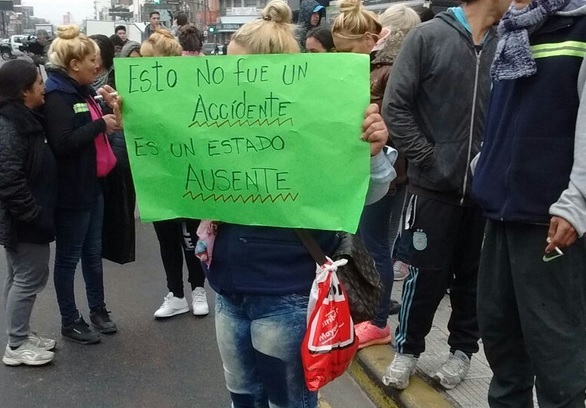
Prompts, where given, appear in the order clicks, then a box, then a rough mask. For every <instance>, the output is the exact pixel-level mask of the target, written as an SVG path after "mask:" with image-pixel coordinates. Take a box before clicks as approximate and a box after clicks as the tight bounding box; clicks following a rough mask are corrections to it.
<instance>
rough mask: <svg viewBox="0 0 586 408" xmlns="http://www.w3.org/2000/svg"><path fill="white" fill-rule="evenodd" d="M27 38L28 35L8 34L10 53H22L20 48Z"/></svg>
mask: <svg viewBox="0 0 586 408" xmlns="http://www.w3.org/2000/svg"><path fill="white" fill-rule="evenodd" d="M27 39H28V35H11V36H10V47H11V48H12V54H13V55H16V56H20V55H24V53H23V52H22V51H21V50H20V47H22V46H23V45H24V44H25V43H26V41H27Z"/></svg>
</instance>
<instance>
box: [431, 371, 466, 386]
mask: <svg viewBox="0 0 586 408" xmlns="http://www.w3.org/2000/svg"><path fill="white" fill-rule="evenodd" d="M432 378H433V379H434V380H436V381H437V382H439V384H440V385H441V386H442V387H443V388H444V389H446V390H453V389H454V388H456V387H457V386H458V385H460V383H461V382H462V381H464V379H462V381H460V382H459V383H458V384H453V385H452V384H444V383H443V381H444V379H445V378H444V376H443V375H441V374H440V373H436V374H435V375H434V376H433V377H432Z"/></svg>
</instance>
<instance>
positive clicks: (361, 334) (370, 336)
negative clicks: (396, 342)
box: [354, 322, 391, 350]
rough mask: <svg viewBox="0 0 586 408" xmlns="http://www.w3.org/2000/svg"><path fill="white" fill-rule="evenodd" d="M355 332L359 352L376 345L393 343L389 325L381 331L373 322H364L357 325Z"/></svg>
mask: <svg viewBox="0 0 586 408" xmlns="http://www.w3.org/2000/svg"><path fill="white" fill-rule="evenodd" d="M354 330H355V332H356V336H357V337H358V350H360V349H362V348H364V347H368V346H373V345H375V344H388V343H390V342H391V328H390V327H389V325H388V324H387V326H386V327H385V328H384V329H380V328H378V327H376V326H375V325H374V324H372V323H371V322H362V323H358V324H357V325H355V326H354Z"/></svg>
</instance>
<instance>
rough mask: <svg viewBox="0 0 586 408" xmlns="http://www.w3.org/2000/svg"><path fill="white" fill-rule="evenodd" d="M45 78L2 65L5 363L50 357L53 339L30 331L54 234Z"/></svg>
mask: <svg viewBox="0 0 586 408" xmlns="http://www.w3.org/2000/svg"><path fill="white" fill-rule="evenodd" d="M44 94H45V87H44V84H43V79H42V78H41V75H40V74H39V73H38V71H37V69H36V67H35V66H34V64H32V63H30V62H27V61H23V60H13V61H9V62H7V63H6V64H5V65H4V66H2V68H0V244H2V245H4V246H5V247H6V260H7V264H8V271H7V275H6V284H5V288H4V297H5V302H6V303H5V305H6V323H7V328H8V344H7V346H6V351H5V352H4V356H3V358H2V361H3V362H4V364H6V365H10V366H15V365H21V364H26V365H42V364H47V363H49V362H50V361H51V360H53V357H54V354H53V352H51V351H50V350H52V349H53V348H54V347H55V340H50V339H45V338H42V337H40V336H38V335H37V334H36V333H34V332H31V331H30V327H29V320H30V316H31V312H32V308H33V305H34V303H35V299H36V296H37V294H38V293H40V292H41V291H42V290H43V289H44V288H45V285H46V284H47V279H48V277H49V266H48V264H49V243H50V242H52V241H53V237H54V235H55V224H54V210H55V204H56V201H57V167H56V163H55V158H54V156H53V154H52V153H51V150H50V149H49V147H48V146H47V144H46V139H45V131H44V129H43V126H42V124H41V123H42V118H40V117H39V115H38V114H37V113H36V112H35V111H34V109H36V108H39V107H40V106H41V105H42V104H43V103H44Z"/></svg>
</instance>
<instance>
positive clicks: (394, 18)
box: [378, 4, 421, 36]
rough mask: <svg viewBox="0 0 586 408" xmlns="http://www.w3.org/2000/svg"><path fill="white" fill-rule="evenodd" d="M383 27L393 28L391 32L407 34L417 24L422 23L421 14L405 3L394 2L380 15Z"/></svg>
mask: <svg viewBox="0 0 586 408" xmlns="http://www.w3.org/2000/svg"><path fill="white" fill-rule="evenodd" d="M378 19H379V21H380V23H381V24H382V26H383V27H385V28H388V29H389V30H391V34H395V33H401V34H402V35H403V36H405V35H407V33H408V32H409V31H411V29H412V28H413V27H415V26H416V25H417V24H419V23H421V19H420V18H419V14H417V12H416V11H415V10H413V9H412V8H411V7H407V6H405V5H404V4H394V5H392V6H391V7H389V8H388V9H386V10H385V11H384V12H383V13H382V14H381V15H380V16H379V17H378Z"/></svg>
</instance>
